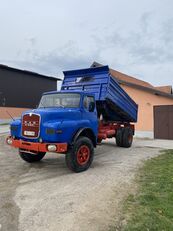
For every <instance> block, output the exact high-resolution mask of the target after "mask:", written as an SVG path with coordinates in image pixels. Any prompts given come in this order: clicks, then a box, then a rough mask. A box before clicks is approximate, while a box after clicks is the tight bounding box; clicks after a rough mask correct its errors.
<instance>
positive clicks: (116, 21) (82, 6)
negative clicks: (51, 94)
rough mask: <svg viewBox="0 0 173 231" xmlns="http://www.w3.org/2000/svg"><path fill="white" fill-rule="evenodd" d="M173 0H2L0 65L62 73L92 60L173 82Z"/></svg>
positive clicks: (161, 82)
mask: <svg viewBox="0 0 173 231" xmlns="http://www.w3.org/2000/svg"><path fill="white" fill-rule="evenodd" d="M172 11H173V1H172V0H164V1H163V0H142V1H139V0H130V1H129V0H87V1H85V0H25V1H24V0H0V22H1V26H0V63H1V64H5V65H8V66H12V67H16V68H20V69H25V70H30V71H35V72H38V73H41V74H45V75H51V76H55V77H60V78H62V77H63V73H62V71H64V70H71V69H79V68H88V67H89V66H90V65H91V64H92V62H93V61H96V62H98V63H101V64H105V65H109V66H110V67H111V68H113V69H115V70H118V71H120V72H123V73H126V74H128V75H132V76H134V77H136V78H139V79H142V80H144V81H148V82H150V83H151V84H153V85H156V86H159V85H173V13H172Z"/></svg>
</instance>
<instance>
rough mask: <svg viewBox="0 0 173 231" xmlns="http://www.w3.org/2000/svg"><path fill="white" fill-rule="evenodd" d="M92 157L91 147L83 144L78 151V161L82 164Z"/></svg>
mask: <svg viewBox="0 0 173 231" xmlns="http://www.w3.org/2000/svg"><path fill="white" fill-rule="evenodd" d="M89 158H90V149H89V148H88V146H87V145H82V146H81V147H80V148H79V150H78V152H77V162H78V164H80V165H84V164H86V163H87V162H88V160H89Z"/></svg>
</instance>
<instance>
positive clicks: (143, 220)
mask: <svg viewBox="0 0 173 231" xmlns="http://www.w3.org/2000/svg"><path fill="white" fill-rule="evenodd" d="M137 184H138V192H137V193H136V195H129V197H128V198H127V200H126V201H125V204H124V215H125V219H126V222H127V223H126V225H125V226H124V227H123V228H121V229H120V230H123V231H173V150H167V151H164V153H162V154H161V155H160V156H158V157H156V158H153V159H151V160H148V161H146V162H145V165H144V167H142V169H141V170H140V172H139V175H138V176H137ZM115 230H119V229H117V228H116V229H115Z"/></svg>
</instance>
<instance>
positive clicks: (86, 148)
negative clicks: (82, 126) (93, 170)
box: [65, 136, 94, 172]
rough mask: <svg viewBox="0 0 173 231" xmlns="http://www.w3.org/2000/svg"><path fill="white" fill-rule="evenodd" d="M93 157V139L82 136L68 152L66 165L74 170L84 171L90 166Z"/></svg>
mask: <svg viewBox="0 0 173 231" xmlns="http://www.w3.org/2000/svg"><path fill="white" fill-rule="evenodd" d="M93 157H94V147H93V143H92V141H91V140H90V139H89V138H87V137H82V136H81V137H79V139H78V140H77V141H76V142H75V143H74V145H73V147H71V148H70V150H69V152H68V153H67V154H66V157H65V159H66V165H67V167H68V168H69V169H70V170H72V171H73V172H83V171H85V170H87V169H88V168H89V167H90V165H91V163H92V161H93Z"/></svg>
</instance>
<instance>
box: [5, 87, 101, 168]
mask: <svg viewBox="0 0 173 231" xmlns="http://www.w3.org/2000/svg"><path fill="white" fill-rule="evenodd" d="M97 135H98V121H97V110H96V103H95V98H94V95H92V94H87V93H85V92H74V91H68V92H67V91H60V92H48V93H44V94H43V95H42V97H41V100H40V103H39V106H38V108H37V109H34V110H30V111H27V112H25V113H23V115H22V117H21V119H20V120H15V121H13V122H12V123H11V136H10V137H8V139H7V143H10V144H12V145H13V146H14V147H17V148H19V154H20V156H21V158H22V159H24V160H25V161H27V162H35V161H39V160H41V159H42V158H43V157H44V155H45V153H46V152H57V153H65V154H66V163H67V166H68V167H69V168H70V169H71V170H73V171H75V172H79V171H84V170H86V169H87V168H89V166H90V164H91V162H92V160H93V149H94V147H96V144H97Z"/></svg>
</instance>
